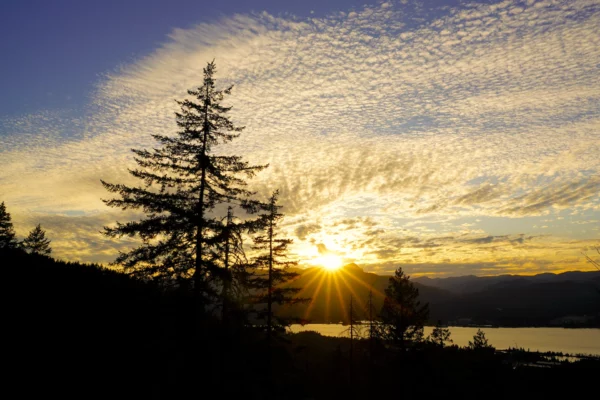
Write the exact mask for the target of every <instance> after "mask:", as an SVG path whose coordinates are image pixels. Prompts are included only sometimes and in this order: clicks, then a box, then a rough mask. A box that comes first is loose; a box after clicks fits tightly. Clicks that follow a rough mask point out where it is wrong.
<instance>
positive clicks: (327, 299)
mask: <svg viewBox="0 0 600 400" xmlns="http://www.w3.org/2000/svg"><path fill="white" fill-rule="evenodd" d="M325 275H326V277H327V278H326V279H327V284H326V285H325V321H329V312H330V311H331V274H325Z"/></svg>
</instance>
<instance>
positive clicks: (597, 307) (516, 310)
mask: <svg viewBox="0 0 600 400" xmlns="http://www.w3.org/2000/svg"><path fill="white" fill-rule="evenodd" d="M298 272H299V273H300V277H299V278H298V279H297V280H295V281H294V282H293V283H290V284H289V286H293V287H299V288H302V292H301V293H300V296H301V297H310V298H311V302H310V303H307V304H299V305H294V306H289V307H279V308H276V312H277V313H279V314H280V315H284V316H287V317H294V318H300V319H304V320H306V321H309V322H314V323H338V322H343V323H347V322H348V321H349V310H348V307H349V304H350V296H352V298H353V304H354V312H355V313H356V316H357V318H359V319H368V317H369V310H368V306H367V305H368V301H369V300H368V299H369V291H371V292H372V304H373V307H372V315H373V317H375V316H376V315H377V314H378V313H379V310H380V309H381V306H382V304H383V299H384V297H385V288H386V287H387V285H388V281H389V278H390V277H389V276H381V275H376V274H373V273H369V272H365V271H363V269H362V268H360V267H359V266H358V265H356V264H348V265H346V266H344V267H342V268H341V269H339V270H338V271H334V272H328V271H326V270H324V269H322V268H319V267H313V268H308V269H304V270H301V269H299V270H298ZM411 281H412V282H413V284H414V285H415V287H417V288H418V289H419V295H420V299H421V301H422V302H428V303H429V306H430V322H431V323H434V322H436V321H438V320H441V321H443V322H445V323H451V324H455V325H469V324H486V325H488V324H489V325H498V326H552V325H568V324H569V321H571V323H574V322H573V321H576V322H575V323H576V324H579V325H581V324H583V325H584V326H600V272H579V271H575V272H567V273H562V274H548V273H545V274H540V275H536V276H518V275H504V276H495V277H476V276H464V277H456V278H433V279H432V278H416V279H411ZM575 317H577V318H575Z"/></svg>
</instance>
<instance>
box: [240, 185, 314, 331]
mask: <svg viewBox="0 0 600 400" xmlns="http://www.w3.org/2000/svg"><path fill="white" fill-rule="evenodd" d="M278 194H279V192H278V191H275V192H274V193H273V195H272V196H271V197H270V198H269V201H268V204H266V205H265V207H264V211H265V213H264V214H261V215H260V217H259V221H260V223H261V225H262V226H263V227H264V234H263V235H259V236H256V237H255V238H254V250H257V251H258V252H259V255H258V256H257V257H256V258H255V259H254V263H253V266H254V272H255V276H254V277H253V278H252V283H253V287H254V289H255V290H256V291H257V295H256V297H255V303H256V304H257V305H258V306H259V307H261V308H260V309H259V310H258V318H259V319H260V320H263V321H265V322H266V325H265V329H266V332H267V340H268V341H269V342H270V341H271V337H272V335H273V332H277V331H281V330H284V329H285V327H286V326H287V325H289V321H288V320H287V319H285V318H281V317H277V316H276V315H275V314H274V312H273V306H274V305H275V304H277V305H286V304H289V305H291V304H296V303H299V302H303V301H307V300H308V299H302V298H298V297H295V296H294V295H295V294H296V293H298V292H299V291H300V289H299V288H294V287H289V286H287V285H285V284H286V283H289V282H290V281H292V280H293V279H295V278H296V277H298V273H296V272H293V271H290V270H289V268H290V267H293V266H296V265H297V264H298V262H297V261H292V260H290V259H289V258H288V245H290V244H291V243H292V240H291V239H287V238H282V237H280V235H281V233H280V232H279V227H278V222H279V221H280V220H281V219H282V218H283V214H281V213H280V212H279V209H280V208H281V206H279V205H277V197H278Z"/></svg>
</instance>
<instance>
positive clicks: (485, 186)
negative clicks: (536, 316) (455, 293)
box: [0, 0, 600, 271]
mask: <svg viewBox="0 0 600 400" xmlns="http://www.w3.org/2000/svg"><path fill="white" fill-rule="evenodd" d="M404 3H405V2H400V3H398V2H389V3H383V4H379V5H375V6H365V7H364V8H363V9H358V10H353V11H352V12H350V13H347V14H346V13H340V14H335V15H332V16H329V17H326V18H320V19H319V18H310V19H306V20H298V19H294V18H280V17H275V16H272V15H269V14H268V13H260V14H253V15H235V16H231V17H227V18H223V19H222V20H220V21H219V22H218V23H214V24H207V23H201V24H198V25H197V26H195V27H192V28H190V29H174V30H173V32H172V33H171V34H170V35H169V38H168V40H167V41H166V42H165V43H164V44H163V45H161V46H160V47H159V48H157V49H156V50H155V51H154V52H152V53H151V54H149V55H147V56H146V57H144V58H141V59H140V60H138V61H136V62H134V63H132V64H130V65H125V66H123V67H121V68H120V69H118V70H115V71H113V72H110V73H107V74H106V76H105V77H104V78H103V79H102V80H101V81H100V82H99V83H98V86H97V90H96V92H95V93H94V94H93V96H92V98H93V101H92V102H91V103H90V104H89V105H87V106H86V108H85V111H84V112H79V113H78V112H76V110H69V111H63V112H55V113H50V112H40V113H38V114H35V115H29V116H23V117H20V118H13V119H9V120H3V121H0V133H1V134H0V149H1V150H0V153H1V156H2V165H3V169H2V171H0V196H1V197H2V199H3V200H6V202H7V205H10V207H11V212H12V213H13V215H14V216H15V221H16V223H17V224H18V225H19V226H23V227H25V226H27V224H29V222H28V221H29V220H28V219H27V218H28V216H29V215H31V214H32V213H39V214H36V215H44V214H47V215H50V214H51V213H59V214H64V215H68V214H66V213H69V212H73V211H77V212H81V213H83V216H84V217H93V218H92V219H91V220H89V221H96V223H97V224H98V225H97V226H96V227H95V228H92V227H91V226H89V225H87V224H88V222H83V221H84V217H82V218H81V219H69V221H72V222H73V223H81V226H82V227H85V229H94V230H96V231H98V230H100V229H101V223H105V221H106V220H107V219H109V217H110V218H113V217H114V218H117V216H116V215H115V214H112V211H111V210H107V209H106V207H105V206H104V205H103V204H102V202H101V201H100V198H103V197H107V193H106V192H105V191H104V189H103V188H102V187H101V185H100V183H99V180H100V179H104V180H107V181H110V182H122V183H129V184H132V183H135V182H134V181H133V180H132V179H131V178H130V177H129V176H128V175H127V171H126V170H127V168H128V167H131V166H133V161H132V157H131V154H130V152H129V149H130V148H149V147H152V146H154V145H155V143H154V142H153V140H152V139H151V137H150V134H153V133H174V132H175V131H176V126H175V121H174V118H173V112H174V111H176V109H177V105H176V103H175V102H174V99H181V98H182V96H183V95H184V94H185V93H186V90H187V89H189V88H192V87H195V86H197V85H198V84H199V83H200V77H201V74H202V67H203V66H204V65H205V63H206V61H208V60H212V59H213V58H215V59H216V62H217V67H218V72H217V78H218V79H219V80H218V82H219V83H220V84H223V85H228V84H235V87H234V91H233V95H232V96H231V97H230V99H228V100H227V101H228V104H229V105H232V106H233V110H232V118H233V120H234V121H235V122H236V123H239V124H240V125H245V126H246V129H245V131H244V132H243V134H242V136H241V138H240V139H239V140H237V141H236V142H234V143H232V144H231V145H228V146H227V147H223V149H222V150H219V151H222V152H223V153H227V154H241V155H244V156H245V157H246V158H247V159H249V160H250V161H251V162H254V163H261V164H262V163H265V162H268V163H270V165H271V167H270V168H269V169H267V170H266V171H264V172H262V173H261V174H260V175H259V177H258V178H257V179H255V180H254V181H253V182H252V187H253V189H255V190H257V191H258V193H259V196H263V197H266V196H267V195H268V194H270V193H271V192H272V190H273V189H275V188H279V189H280V193H281V197H280V198H281V201H282V204H283V205H284V212H285V213H286V215H287V217H288V221H291V222H288V225H287V229H288V230H289V233H290V234H292V235H295V237H297V238H298V239H299V240H300V241H305V240H313V241H314V242H315V243H327V246H328V247H332V246H333V245H334V244H335V245H336V246H337V247H336V251H341V249H342V247H344V248H345V249H346V250H345V251H347V252H348V253H352V254H353V255H354V256H355V257H359V256H362V255H364V254H367V253H368V254H370V256H371V257H373V259H372V260H370V261H369V260H368V261H369V262H371V261H372V262H375V260H379V261H381V259H384V258H386V257H389V258H390V261H389V262H395V261H394V259H393V257H394V254H396V255H397V254H398V253H397V252H396V253H394V251H395V250H394V249H395V248H394V247H393V246H398V247H399V248H402V249H421V251H424V250H425V249H427V251H428V253H427V254H430V256H428V257H437V258H435V260H436V262H439V260H441V259H442V258H441V257H446V258H447V256H449V254H444V253H449V252H451V253H452V256H453V257H463V258H465V259H471V258H472V257H484V256H483V255H482V253H481V251H480V250H477V251H476V250H474V248H473V247H469V246H475V245H486V246H488V245H489V246H490V247H489V248H487V250H485V251H486V252H488V251H491V249H492V246H495V247H493V249H494V251H496V252H500V251H502V249H512V248H513V247H514V246H515V245H516V244H524V243H519V240H521V239H519V236H515V235H519V234H521V232H523V231H519V232H505V233H502V234H491V233H488V232H475V231H473V232H471V233H470V234H471V235H475V234H478V235H480V236H478V237H475V236H473V237H470V238H462V239H460V238H459V235H460V234H462V233H461V230H460V229H461V228H458V227H456V226H454V225H453V222H452V221H454V220H456V219H459V218H465V217H475V216H479V217H490V218H491V217H498V218H523V217H536V216H540V215H545V214H555V213H559V212H561V211H568V212H571V213H574V214H580V215H581V214H583V213H590V218H593V219H598V218H599V217H600V198H599V195H598V193H599V190H598V189H599V188H600V186H599V185H600V181H599V174H600V158H598V153H599V150H600V133H599V132H600V130H599V128H600V107H599V106H598V104H600V102H599V100H600V98H599V97H600V95H599V93H600V81H599V80H598V78H597V77H598V65H599V63H600V39H599V37H598V34H597V26H599V25H600V11H599V9H598V7H597V3H596V2H595V1H593V0H589V1H588V0H577V1H572V2H561V1H552V0H544V1H527V2H519V1H517V2H502V3H494V4H479V3H471V4H464V5H462V6H460V7H456V8H449V7H445V8H436V9H432V10H426V9H425V8H424V7H420V6H419V5H418V4H417V3H415V4H412V5H411V4H404ZM65 218H66V217H65ZM68 218H73V217H68ZM428 218H434V219H435V221H438V223H436V224H429V226H428V227H425V225H422V226H421V228H420V229H416V226H417V225H418V224H419V223H421V222H423V221H427V219H428ZM118 219H122V218H118ZM79 221H82V222H79ZM344 221H347V222H344ZM348 221H349V222H348ZM89 223H91V222H89ZM410 224H417V225H413V226H412V227H410ZM564 224H565V226H566V224H567V222H566V221H565V222H564ZM540 225H541V224H540ZM19 226H18V227H19ZM59 226H63V227H64V228H60V229H63V230H59V228H58V227H59ZM572 226H575V225H572ZM68 229H74V228H73V227H70V228H67V226H66V225H64V224H63V223H58V222H57V223H56V231H55V232H54V233H55V235H56V237H62V238H65V239H64V247H61V249H60V250H58V249H57V252H56V253H57V254H60V255H62V256H65V257H79V255H82V254H84V252H85V251H87V250H85V251H84V248H85V246H88V247H89V254H92V253H93V252H95V251H98V252H99V254H102V255H103V257H106V259H110V258H111V256H110V253H111V251H110V248H111V247H110V246H114V247H113V249H114V251H113V254H114V253H116V249H117V248H119V249H120V248H121V247H120V245H116V244H105V243H104V242H98V241H94V240H95V239H94V240H93V239H91V238H88V237H87V236H85V234H84V232H83V230H75V231H76V232H78V234H77V235H78V236H77V237H74V236H72V234H71V232H70V231H69V230H68ZM82 229H83V228H82ZM403 229H407V230H403ZM428 230H430V231H428ZM432 231H433V232H432ZM504 234H505V236H506V237H507V238H509V239H507V240H506V241H500V239H499V238H500V237H502V236H503V235H504ZM79 235H80V236H81V237H85V238H86V239H84V240H83V241H79V239H78V238H79V237H80V236H79ZM524 235H527V236H530V235H528V234H527V233H525V234H524ZM571 235H574V236H577V237H578V240H579V239H587V238H589V234H587V235H588V236H586V237H583V238H582V237H581V236H582V235H583V233H582V231H581V230H580V231H577V230H575V231H572V233H571ZM326 236H329V238H326ZM442 237H453V239H452V240H450V239H444V240H442V239H441V238H442ZM515 237H516V239H515ZM67 238H70V239H67ZM486 238H493V239H492V240H491V242H489V243H485V240H488V239H486ZM510 238H512V239H510ZM325 239H327V240H328V241H326V240H325ZM61 240H62V239H61ZM465 240H471V242H467V241H465ZM474 240H475V241H476V240H479V241H480V242H479V243H478V242H474ZM511 240H513V241H516V242H511ZM523 240H525V239H523ZM561 240H565V239H564V237H559V236H556V237H555V239H554V241H553V242H552V243H553V244H552V245H551V246H550V247H553V246H555V245H556V246H559V243H561V242H560V241H561ZM330 242H331V244H330ZM67 243H73V248H72V249H70V248H69V245H68V244H67ZM297 245H298V246H301V243H298V244H297ZM307 245H308V244H307ZM105 246H108V247H105ZM445 246H449V250H448V251H445V250H444V247H445ZM461 246H465V247H461ZM502 246H505V247H502ZM332 248H333V247H332ZM471 252H473V253H471ZM408 254H410V257H415V255H414V254H411V253H408ZM536 254H538V253H536ZM538 255H539V256H541V257H546V258H552V257H553V256H551V255H550V253H548V254H542V253H539V254H538ZM85 257H88V256H85ZM90 257H91V256H90ZM485 257H488V256H487V255H486V256H485ZM432 260H433V258H432ZM485 262H488V261H485ZM475 264H477V261H476V260H475V261H473V262H471V264H468V265H473V266H474V265H475ZM453 265H454V264H453ZM465 265H467V264H465ZM486 265H487V264H486ZM521 267H523V266H521ZM473 268H476V267H475V266H474V267H473ZM523 268H524V267H523ZM556 268H559V267H558V266H556ZM561 268H562V267H561ZM474 270H476V269H474ZM477 271H479V270H477Z"/></svg>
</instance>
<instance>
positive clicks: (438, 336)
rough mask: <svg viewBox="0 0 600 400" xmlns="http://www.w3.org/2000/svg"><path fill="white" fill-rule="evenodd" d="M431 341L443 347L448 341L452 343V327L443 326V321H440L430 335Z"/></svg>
mask: <svg viewBox="0 0 600 400" xmlns="http://www.w3.org/2000/svg"><path fill="white" fill-rule="evenodd" d="M428 339H429V342H430V343H432V344H434V345H436V346H439V347H441V348H443V347H444V346H445V345H446V343H452V339H451V338H450V329H448V327H447V326H442V322H441V321H438V322H437V324H436V325H435V327H434V328H433V331H432V332H431V334H430V335H429V338H428Z"/></svg>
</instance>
